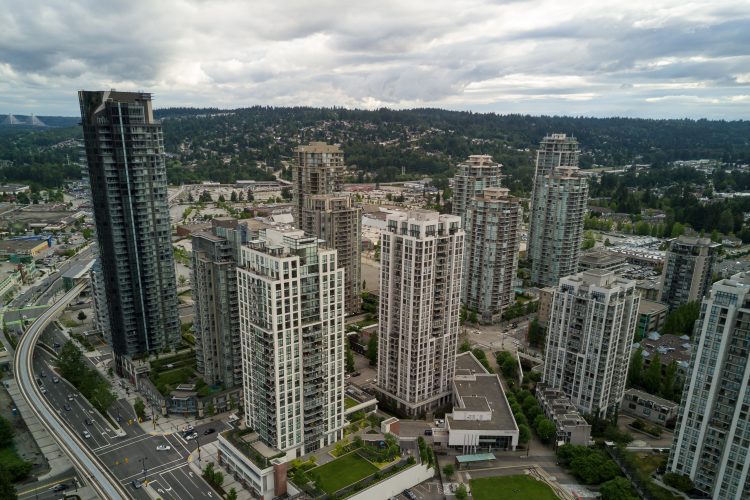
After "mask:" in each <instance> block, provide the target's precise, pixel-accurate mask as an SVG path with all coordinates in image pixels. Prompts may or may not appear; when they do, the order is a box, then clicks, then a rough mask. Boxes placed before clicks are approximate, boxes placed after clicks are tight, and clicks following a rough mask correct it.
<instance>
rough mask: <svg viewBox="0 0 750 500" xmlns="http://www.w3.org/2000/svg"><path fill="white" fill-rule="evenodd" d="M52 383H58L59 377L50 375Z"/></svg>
mask: <svg viewBox="0 0 750 500" xmlns="http://www.w3.org/2000/svg"><path fill="white" fill-rule="evenodd" d="M52 383H54V384H59V383H60V378H59V377H52Z"/></svg>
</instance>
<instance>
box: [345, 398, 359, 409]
mask: <svg viewBox="0 0 750 500" xmlns="http://www.w3.org/2000/svg"><path fill="white" fill-rule="evenodd" d="M358 404H359V403H358V402H357V400H356V399H354V398H350V397H349V396H346V397H345V398H344V408H346V409H347V410H348V409H349V408H351V407H352V406H357V405H358Z"/></svg>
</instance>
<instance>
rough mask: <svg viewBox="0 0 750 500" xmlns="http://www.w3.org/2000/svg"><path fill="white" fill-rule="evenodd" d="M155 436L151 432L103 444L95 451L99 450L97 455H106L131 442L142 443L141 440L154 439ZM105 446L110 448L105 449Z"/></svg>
mask: <svg viewBox="0 0 750 500" xmlns="http://www.w3.org/2000/svg"><path fill="white" fill-rule="evenodd" d="M153 437H154V436H151V435H150V434H146V435H145V436H138V437H135V438H131V439H129V440H128V441H118V442H116V443H115V444H113V445H108V446H102V447H101V448H98V449H96V450H94V451H95V452H97V455H99V456H100V457H101V456H104V455H106V454H108V453H111V452H113V451H118V450H121V449H123V448H126V447H128V446H130V445H131V444H135V443H140V442H141V441H146V440H147V439H152V438H153ZM104 448H108V449H107V450H104ZM102 450H103V451H102Z"/></svg>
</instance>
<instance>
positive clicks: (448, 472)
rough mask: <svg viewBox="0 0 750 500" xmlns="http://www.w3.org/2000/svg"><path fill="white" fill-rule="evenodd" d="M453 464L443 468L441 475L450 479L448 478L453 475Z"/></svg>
mask: <svg viewBox="0 0 750 500" xmlns="http://www.w3.org/2000/svg"><path fill="white" fill-rule="evenodd" d="M453 472H454V470H453V464H447V465H445V466H443V474H445V477H447V478H448V479H450V477H451V476H452V475H453Z"/></svg>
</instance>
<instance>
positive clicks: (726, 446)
mask: <svg viewBox="0 0 750 500" xmlns="http://www.w3.org/2000/svg"><path fill="white" fill-rule="evenodd" d="M692 352H693V355H692V359H691V363H690V366H691V370H690V372H689V373H688V375H687V380H686V383H685V388H684V390H683V393H682V403H681V404H680V413H679V415H678V418H677V426H676V427H675V432H674V442H673V444H672V451H671V453H670V456H669V462H668V463H667V470H668V471H669V472H675V473H677V474H685V475H687V476H689V477H690V479H692V480H693V484H694V485H695V487H696V489H698V490H700V491H702V492H703V493H705V494H706V495H708V496H709V497H710V498H721V499H735V500H740V499H744V498H750V457H749V456H748V455H749V454H750V273H739V274H735V275H734V276H732V277H731V278H729V279H723V280H721V281H718V282H716V283H714V284H713V286H712V287H711V291H710V293H709V295H708V296H707V297H705V298H704V299H703V302H702V304H701V311H700V316H699V319H698V321H697V323H696V329H695V338H694V339H693V349H692Z"/></svg>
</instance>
